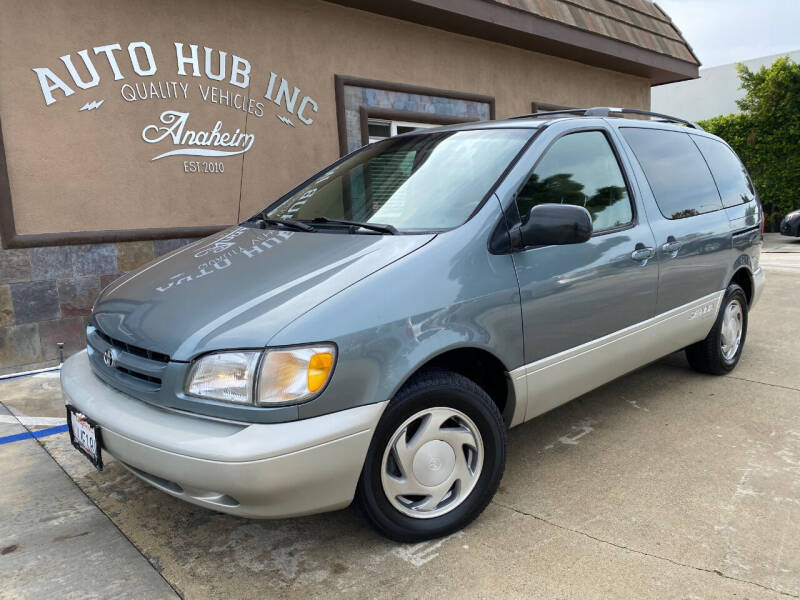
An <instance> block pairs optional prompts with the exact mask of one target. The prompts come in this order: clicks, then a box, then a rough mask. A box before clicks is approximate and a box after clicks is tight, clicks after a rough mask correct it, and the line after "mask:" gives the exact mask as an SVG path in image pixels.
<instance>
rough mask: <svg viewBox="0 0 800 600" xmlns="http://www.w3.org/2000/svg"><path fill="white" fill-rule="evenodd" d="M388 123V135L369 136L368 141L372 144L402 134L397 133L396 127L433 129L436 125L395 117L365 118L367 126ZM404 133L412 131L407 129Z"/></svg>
mask: <svg viewBox="0 0 800 600" xmlns="http://www.w3.org/2000/svg"><path fill="white" fill-rule="evenodd" d="M373 124H375V125H388V126H389V135H388V136H387V137H385V138H373V137H372V136H370V137H369V143H370V144H374V143H375V142H380V141H381V140H385V139H388V138H391V137H395V136H398V135H404V134H401V133H397V128H398V127H410V126H413V127H416V128H417V130H419V129H433V128H434V127H438V125H437V124H436V123H421V122H416V123H414V122H411V121H401V120H397V119H377V118H370V119H368V120H367V127H369V126H370V125H373ZM405 133H413V132H410V131H407V132H405Z"/></svg>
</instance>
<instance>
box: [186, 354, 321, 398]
mask: <svg viewBox="0 0 800 600" xmlns="http://www.w3.org/2000/svg"><path fill="white" fill-rule="evenodd" d="M335 362H336V347H335V346H334V345H332V344H314V345H312V346H302V347H294V348H279V349H275V350H265V351H263V352H260V351H239V352H219V353H216V354H207V355H206V356H203V357H201V358H199V359H198V360H196V361H195V362H194V364H193V365H192V368H191V369H190V371H189V376H188V377H187V378H186V385H185V390H186V394H188V395H189V396H197V397H199V398H208V399H211V400H221V401H223V402H233V403H235V404H246V405H251V406H253V405H255V406H281V405H286V404H296V403H298V402H303V401H305V400H310V399H311V398H313V397H314V396H316V395H317V394H319V393H320V392H321V391H322V389H323V388H324V387H325V384H327V383H328V380H329V379H330V377H331V373H332V372H333V366H334V364H335Z"/></svg>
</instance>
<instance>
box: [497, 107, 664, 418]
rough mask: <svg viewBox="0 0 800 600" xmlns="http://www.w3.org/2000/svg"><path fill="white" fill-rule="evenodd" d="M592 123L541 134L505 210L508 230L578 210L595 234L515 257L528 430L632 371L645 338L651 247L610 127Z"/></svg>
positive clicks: (653, 276)
mask: <svg viewBox="0 0 800 600" xmlns="http://www.w3.org/2000/svg"><path fill="white" fill-rule="evenodd" d="M596 122H597V125H596V126H592V127H591V128H586V127H583V128H581V129H577V130H576V129H574V125H573V129H569V128H565V127H564V125H565V123H560V124H556V125H554V126H552V127H550V128H549V129H548V130H546V131H545V133H544V134H543V135H547V136H548V137H547V138H546V139H544V140H542V139H540V140H537V142H538V143H537V144H536V147H534V148H532V154H533V155H534V156H536V157H537V158H538V160H536V162H535V164H533V165H531V166H530V173H529V175H528V176H527V179H525V180H524V183H523V184H522V186H521V187H520V188H519V189H518V190H517V191H516V193H515V194H514V200H513V201H509V202H508V209H509V212H510V213H511V214H512V216H511V217H510V219H509V220H510V221H512V222H513V219H514V215H516V213H517V212H518V214H519V215H521V216H520V217H517V218H518V219H521V220H523V221H524V220H525V219H526V218H527V215H528V213H529V211H530V209H531V208H532V207H533V206H535V205H537V204H542V203H557V204H576V205H579V206H583V207H585V208H586V209H587V210H588V211H589V213H590V214H591V216H592V222H593V228H594V233H593V235H592V238H591V239H590V240H589V241H587V242H585V243H582V244H573V245H562V246H542V247H530V248H524V249H517V250H515V251H514V252H513V254H512V256H513V259H514V265H515V268H516V271H517V277H518V280H519V286H520V295H521V309H522V323H523V330H524V331H523V333H524V343H525V348H524V353H525V362H526V363H527V364H526V366H525V367H522V370H520V369H517V370H516V372H515V373H513V374H512V376H514V377H515V378H517V379H519V377H521V376H524V377H525V379H526V383H527V394H528V408H527V413H526V417H525V418H526V420H527V419H530V418H533V417H534V416H536V415H538V414H541V413H542V412H545V411H546V410H549V409H551V408H554V407H555V406H558V405H559V404H561V403H563V402H566V401H567V400H570V399H571V398H574V397H576V396H578V395H580V394H582V393H584V392H586V391H588V390H590V389H592V388H594V387H597V386H598V385H601V384H602V383H605V382H606V381H609V380H610V379H613V378H614V377H616V376H618V375H621V374H622V373H625V372H627V371H628V370H631V369H633V368H635V367H636V366H639V364H640V360H641V358H642V356H643V354H642V352H641V346H642V341H643V336H646V333H643V332H642V331H643V329H645V328H646V326H647V325H646V322H647V321H648V320H649V319H651V318H652V317H653V316H654V313H655V306H656V298H657V289H658V264H657V259H656V258H655V255H656V253H655V239H654V237H653V233H652V232H651V230H650V226H649V224H648V222H647V219H646V217H645V214H644V211H643V210H642V208H641V206H640V205H639V203H638V201H637V198H636V196H635V194H634V189H633V188H632V186H631V185H629V182H628V178H627V177H626V175H625V170H624V167H623V162H622V159H621V158H620V155H619V153H618V152H617V150H616V148H615V146H614V142H613V141H612V140H613V138H612V136H611V134H610V133H609V130H608V129H607V126H606V125H605V123H604V122H602V121H599V120H598V121H596ZM540 137H542V136H540ZM543 145H546V149H545V150H544V152H543V153H542V152H541V150H537V149H536V148H541V147H543ZM523 160H525V158H523Z"/></svg>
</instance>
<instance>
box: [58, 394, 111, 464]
mask: <svg viewBox="0 0 800 600" xmlns="http://www.w3.org/2000/svg"><path fill="white" fill-rule="evenodd" d="M67 425H69V439H70V441H71V442H72V445H73V446H75V448H77V449H78V451H80V452H81V454H83V455H84V456H86V458H88V459H89V461H90V462H91V463H92V464H93V465H94V466H95V468H97V470H98V471H102V470H103V457H102V450H101V436H100V427H98V426H97V425H95V424H94V423H92V422H91V421H90V420H89V418H88V417H87V416H86V415H84V414H82V413H79V412H78V411H77V410H75V409H74V408H72V407H71V406H67Z"/></svg>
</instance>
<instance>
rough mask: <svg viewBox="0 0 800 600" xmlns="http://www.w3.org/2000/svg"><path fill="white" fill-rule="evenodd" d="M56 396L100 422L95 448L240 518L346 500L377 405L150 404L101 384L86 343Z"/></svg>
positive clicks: (165, 487)
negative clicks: (258, 409) (241, 409)
mask: <svg viewBox="0 0 800 600" xmlns="http://www.w3.org/2000/svg"><path fill="white" fill-rule="evenodd" d="M61 385H62V388H63V390H64V397H65V402H66V403H67V404H70V405H72V406H74V407H75V408H76V409H77V410H79V411H80V412H82V413H83V414H85V415H86V416H88V417H89V418H90V419H92V420H93V421H94V422H95V423H97V424H98V425H99V426H100V427H101V428H102V434H103V450H104V451H106V452H108V453H109V454H111V455H112V456H113V457H114V458H116V459H117V460H119V461H120V462H121V463H122V464H123V465H124V466H125V467H127V468H128V469H129V470H130V471H131V472H132V473H134V474H135V475H136V476H138V477H140V478H141V479H143V480H144V481H146V482H147V483H149V484H151V485H153V486H155V487H157V488H158V489H160V490H162V491H164V492H166V493H168V494H171V495H172V496H175V497H177V498H181V499H183V500H186V501H188V502H192V503H193V504H198V505H200V506H205V507H207V508H211V509H213V510H217V511H221V512H227V513H231V514H234V515H239V516H243V517H254V518H280V517H291V516H298V515H306V514H311V513H316V512H323V511H327V510H335V509H338V508H343V507H345V506H347V505H348V504H349V503H350V502H351V501H352V499H353V495H354V493H355V488H356V484H357V482H358V477H359V475H360V473H361V468H362V466H363V464H364V458H365V456H366V453H367V449H368V447H369V443H370V440H371V438H372V432H373V430H374V429H375V426H376V425H377V423H378V419H380V416H381V414H382V412H383V409H384V407H385V405H386V403H379V404H369V405H366V406H360V407H357V408H352V409H349V410H343V411H340V412H337V413H332V414H329V415H324V416H321V417H314V418H311V419H305V420H301V421H293V422H290V423H277V424H247V423H233V422H227V421H218V420H211V419H208V418H202V417H197V416H195V415H189V414H186V413H182V412H177V411H173V410H168V409H163V408H159V407H156V406H152V405H150V404H147V403H145V402H142V401H140V400H137V399H135V398H132V397H131V396H128V395H126V394H123V393H122V392H120V391H118V390H116V389H114V388H112V387H110V386H109V385H107V384H106V383H104V382H103V381H102V380H100V379H99V378H98V377H97V376H96V375H95V374H94V373H93V372H92V370H91V367H90V365H89V359H88V357H87V354H86V351H85V350H84V351H82V352H79V353H78V354H76V355H74V356H72V357H70V358H69V359H68V360H67V361H66V362H65V363H64V365H63V367H62V369H61Z"/></svg>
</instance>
